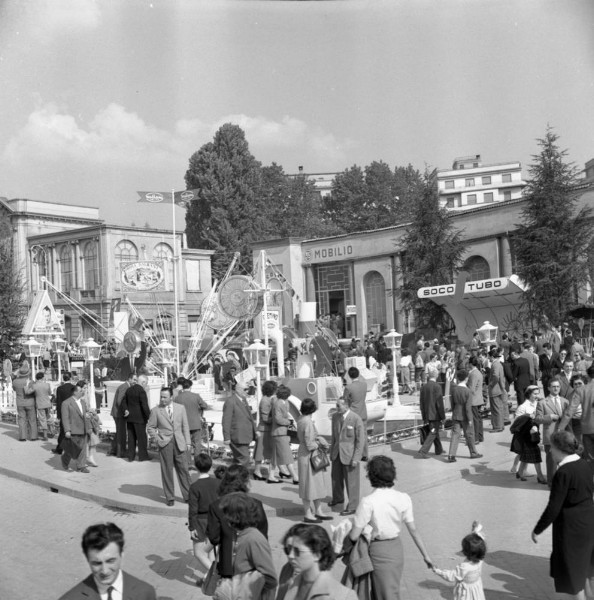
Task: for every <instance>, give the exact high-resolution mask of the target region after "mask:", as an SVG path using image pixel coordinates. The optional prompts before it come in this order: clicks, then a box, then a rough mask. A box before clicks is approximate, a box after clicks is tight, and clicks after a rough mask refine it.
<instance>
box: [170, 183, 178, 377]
mask: <svg viewBox="0 0 594 600" xmlns="http://www.w3.org/2000/svg"><path fill="white" fill-rule="evenodd" d="M171 221H172V224H173V311H174V313H173V315H174V322H175V364H176V373H177V376H178V377H179V313H178V310H177V303H178V300H177V258H176V256H175V255H176V248H177V240H176V235H175V189H173V188H172V189H171Z"/></svg>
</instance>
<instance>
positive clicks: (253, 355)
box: [243, 340, 271, 404]
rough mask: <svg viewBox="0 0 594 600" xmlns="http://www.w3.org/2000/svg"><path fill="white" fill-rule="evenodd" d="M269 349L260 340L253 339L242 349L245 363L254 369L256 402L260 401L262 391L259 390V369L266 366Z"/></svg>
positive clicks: (263, 368)
mask: <svg viewBox="0 0 594 600" xmlns="http://www.w3.org/2000/svg"><path fill="white" fill-rule="evenodd" d="M270 351H271V349H270V348H269V347H268V346H267V345H265V344H263V343H262V342H261V341H260V340H254V343H253V344H250V345H249V346H247V347H246V348H244V349H243V354H244V356H245V359H246V360H247V363H248V365H249V366H250V367H254V368H255V369H256V398H257V399H258V404H259V403H260V400H261V397H262V392H261V389H260V388H261V387H262V385H261V371H262V370H264V371H266V369H267V368H268V359H269V358H270Z"/></svg>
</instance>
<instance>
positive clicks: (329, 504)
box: [328, 500, 344, 506]
mask: <svg viewBox="0 0 594 600" xmlns="http://www.w3.org/2000/svg"><path fill="white" fill-rule="evenodd" d="M343 503H344V500H343V501H342V502H334V500H332V502H328V506H338V505H339V504H343Z"/></svg>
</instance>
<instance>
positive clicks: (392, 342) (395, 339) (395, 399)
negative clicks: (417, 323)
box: [384, 329, 402, 406]
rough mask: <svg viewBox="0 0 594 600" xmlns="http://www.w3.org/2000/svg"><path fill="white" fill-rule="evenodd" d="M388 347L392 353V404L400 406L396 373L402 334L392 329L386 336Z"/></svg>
mask: <svg viewBox="0 0 594 600" xmlns="http://www.w3.org/2000/svg"><path fill="white" fill-rule="evenodd" d="M384 341H385V342H386V346H387V347H388V348H389V349H390V350H391V351H392V370H393V376H392V403H393V404H395V405H396V406H400V398H399V396H398V374H397V372H396V350H400V346H401V345H402V334H401V333H396V330H395V329H390V332H389V333H386V335H384Z"/></svg>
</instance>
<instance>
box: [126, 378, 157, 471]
mask: <svg viewBox="0 0 594 600" xmlns="http://www.w3.org/2000/svg"><path fill="white" fill-rule="evenodd" d="M147 386H148V377H147V376H146V375H141V376H140V377H139V378H138V383H135V384H134V385H133V386H131V387H130V388H129V389H128V391H127V392H126V393H125V394H124V398H123V400H122V406H121V408H122V412H123V415H124V418H125V419H126V428H127V430H128V461H129V462H134V457H135V456H136V443H137V442H138V460H139V461H142V460H150V458H149V455H148V440H147V437H146V423H147V421H148V419H149V415H150V410H149V405H148V397H147V395H146V389H145V388H146V387H147Z"/></svg>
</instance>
